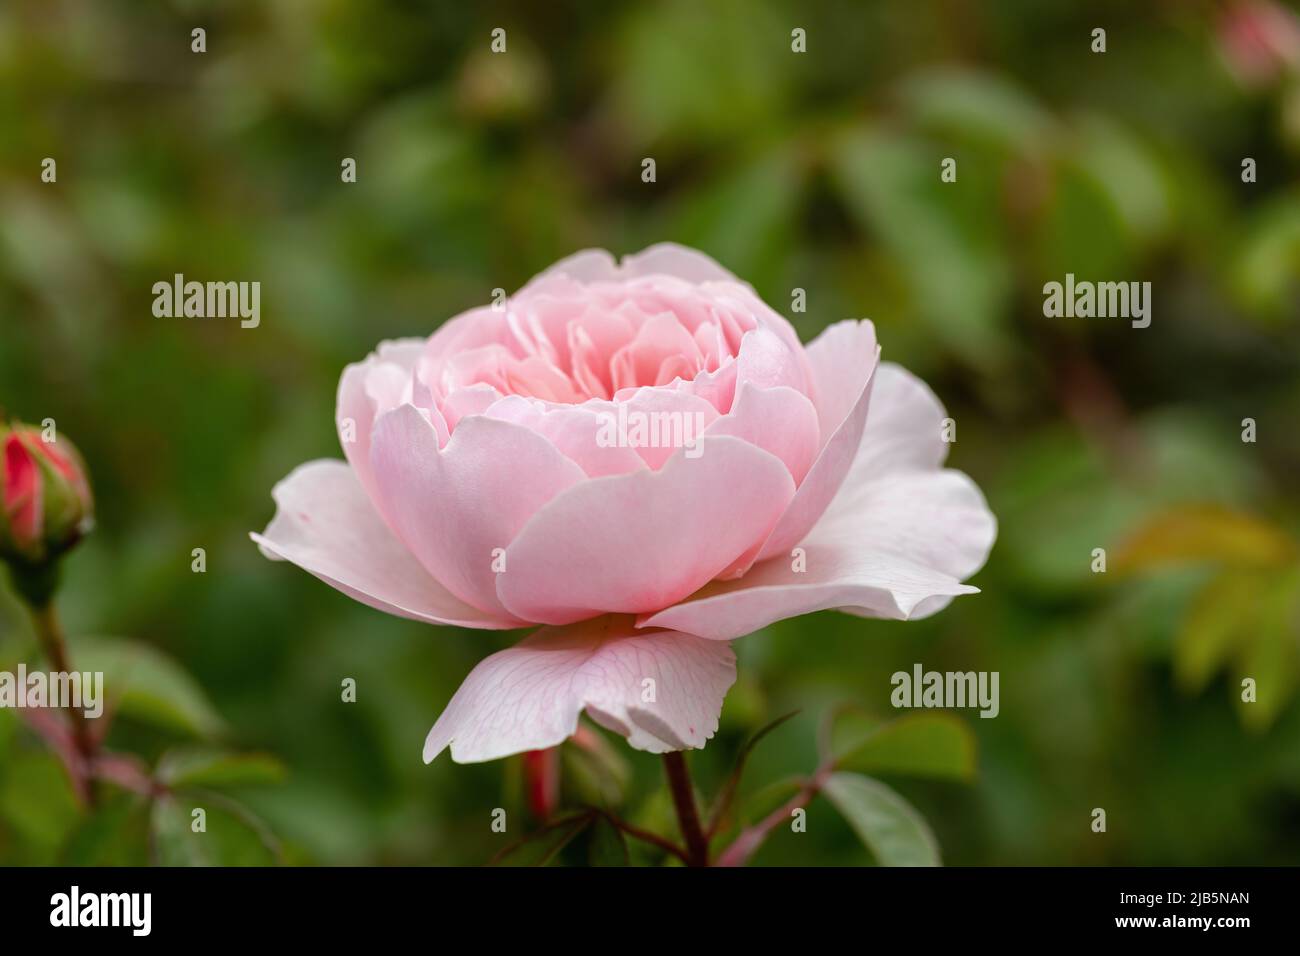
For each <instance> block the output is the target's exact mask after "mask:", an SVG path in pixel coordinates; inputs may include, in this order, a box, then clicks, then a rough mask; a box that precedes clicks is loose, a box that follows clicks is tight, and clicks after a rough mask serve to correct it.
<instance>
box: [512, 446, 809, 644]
mask: <svg viewBox="0 0 1300 956" xmlns="http://www.w3.org/2000/svg"><path fill="white" fill-rule="evenodd" d="M696 447H697V448H698V449H699V450H700V455H699V457H698V458H687V457H686V454H685V451H684V450H683V451H681V452H678V454H677V455H676V456H674V457H673V458H671V459H670V460H669V461H668V463H667V464H666V465H664V467H663V468H662V469H661V470H660V471H636V472H631V473H629V474H625V475H615V476H613V477H608V478H593V479H590V480H588V481H586V482H584V483H582V484H580V485H578V486H577V487H575V488H570V489H569V490H568V491H565V492H562V493H560V494H559V495H557V496H556V497H555V498H554V500H552V501H551V502H550V503H549V504H547V505H546V506H544V507H543V508H541V509H540V510H539V511H538V512H537V514H536V515H534V516H533V518H532V519H531V520H530V521H529V522H528V524H527V525H526V526H525V527H524V528H523V530H522V531H520V532H519V536H518V537H517V538H516V539H515V541H514V543H513V544H512V545H510V547H509V548H508V549H507V551H506V571H505V573H504V574H500V575H497V593H498V594H499V595H500V597H501V603H502V605H503V606H504V607H505V608H506V609H507V610H508V611H509V612H510V613H512V614H514V615H515V616H516V617H520V618H524V619H526V620H529V621H540V622H542V623H547V624H568V623H572V622H573V621H579V620H582V619H583V618H586V617H591V616H593V615H596V614H601V613H605V612H618V613H646V612H650V611H654V610H657V609H659V608H662V607H666V606H668V605H669V604H672V603H673V602H674V601H679V600H681V599H682V598H684V597H685V596H686V595H688V594H690V593H691V592H692V591H694V590H696V589H697V588H699V587H701V586H702V585H704V584H705V583H706V582H708V581H709V580H710V579H712V578H713V577H714V576H716V575H717V574H718V573H719V572H721V571H722V570H723V569H724V568H726V567H728V566H729V565H730V564H731V563H732V562H734V561H736V560H737V559H738V558H741V557H744V556H745V555H746V554H752V553H753V551H754V550H755V549H756V548H757V544H756V542H759V541H762V540H763V538H764V536H765V535H766V534H767V531H768V529H770V528H771V527H772V525H773V523H775V521H776V520H777V517H778V516H779V515H780V514H781V513H782V512H783V511H784V510H785V507H786V504H787V503H788V502H789V500H790V498H791V496H792V495H793V494H794V482H793V481H792V480H791V479H790V473H789V472H788V471H786V469H785V466H784V465H783V464H782V463H781V461H780V460H779V459H778V458H776V457H775V456H773V455H770V454H768V453H767V452H765V451H763V450H762V449H761V448H758V447H756V446H754V445H750V444H749V443H747V442H745V441H742V440H741V439H739V438H732V437H731V436H728V435H722V436H717V437H706V438H702V439H701V440H700V441H699V443H698V445H697V446H696Z"/></svg>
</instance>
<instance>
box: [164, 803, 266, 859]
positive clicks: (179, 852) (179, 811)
mask: <svg viewBox="0 0 1300 956" xmlns="http://www.w3.org/2000/svg"><path fill="white" fill-rule="evenodd" d="M196 809H202V810H203V825H204V830H203V831H202V832H195V830H194V826H195V823H196V819H195V816H194V811H195V810H196ZM150 824H151V829H152V831H153V843H154V849H155V854H156V858H157V862H158V863H159V864H160V865H162V866H270V865H274V864H276V863H278V862H279V861H280V850H279V845H278V843H277V842H276V840H275V838H274V837H273V836H272V835H271V833H270V831H269V830H268V829H267V828H266V825H265V824H264V823H262V821H261V820H259V819H258V818H257V817H256V816H254V815H253V813H252V812H251V811H249V810H248V809H247V808H245V807H244V806H242V805H241V804H238V803H236V802H235V801H233V800H230V799H229V798H226V797H223V796H221V795H220V794H217V793H213V792H210V791H205V792H200V791H191V792H189V793H187V794H186V795H185V797H184V798H183V799H180V798H177V797H172V796H163V797H159V798H157V799H156V800H155V801H154V805H153V812H152V814H151V816H150Z"/></svg>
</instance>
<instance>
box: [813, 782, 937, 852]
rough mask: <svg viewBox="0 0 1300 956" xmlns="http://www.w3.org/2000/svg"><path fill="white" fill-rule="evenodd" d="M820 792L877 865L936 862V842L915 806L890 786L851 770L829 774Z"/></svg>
mask: <svg viewBox="0 0 1300 956" xmlns="http://www.w3.org/2000/svg"><path fill="white" fill-rule="evenodd" d="M822 793H824V794H825V795H826V798H827V799H828V800H830V802H831V803H833V804H834V805H835V808H836V809H837V810H839V812H840V814H841V815H842V816H843V817H844V819H845V820H847V821H848V823H849V826H851V827H852V828H853V832H854V833H856V834H857V835H858V838H859V839H861V840H862V842H863V844H864V845H865V846H866V847H867V849H869V850H870V851H871V852H872V854H874V855H875V857H876V861H877V862H878V863H879V864H880V865H881V866H939V865H940V864H939V844H938V842H937V841H936V840H935V838H934V834H933V833H931V832H930V827H929V826H928V825H927V824H926V822H925V820H924V819H923V818H922V817H921V815H920V813H918V812H917V811H916V809H915V808H914V807H913V806H912V805H911V804H910V803H908V802H907V801H906V800H904V799H903V798H902V797H900V796H899V795H898V794H897V793H895V792H894V791H893V790H891V789H889V788H888V787H886V786H885V785H884V784H883V783H880V782H879V781H876V780H872V779H871V778H870V777H863V776H860V775H858V774H855V773H836V774H832V775H831V777H830V779H829V780H827V781H826V784H825V786H824V787H823V788H822Z"/></svg>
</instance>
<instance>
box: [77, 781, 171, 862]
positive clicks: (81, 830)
mask: <svg viewBox="0 0 1300 956" xmlns="http://www.w3.org/2000/svg"><path fill="white" fill-rule="evenodd" d="M149 811H150V807H149V801H148V800H147V799H145V798H143V797H141V796H139V795H138V794H134V793H117V794H114V795H113V796H111V797H110V798H109V799H108V800H107V801H106V802H105V803H104V804H103V805H102V806H101V807H99V808H98V809H97V810H95V811H94V812H93V813H90V814H88V815H87V816H86V817H85V818H84V819H83V820H82V821H81V822H80V823H79V824H78V825H77V827H76V828H75V829H74V830H73V831H72V833H71V834H69V836H68V839H67V842H65V843H64V845H63V851H62V853H61V858H60V861H59V862H60V864H61V865H64V866H147V865H148V863H149V854H148V847H149V816H150V813H149Z"/></svg>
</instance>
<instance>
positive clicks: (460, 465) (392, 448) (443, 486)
mask: <svg viewBox="0 0 1300 956" xmlns="http://www.w3.org/2000/svg"><path fill="white" fill-rule="evenodd" d="M370 451H371V467H372V468H373V470H374V475H375V485H376V488H377V490H378V494H379V510H380V512H381V513H382V514H383V516H384V519H385V520H386V521H387V522H388V525H389V527H391V528H392V529H393V530H394V531H395V532H396V533H397V536H398V537H399V538H401V539H402V541H403V542H404V543H405V544H406V546H407V548H409V549H410V551H411V552H412V553H413V554H414V555H415V556H416V557H417V558H419V560H420V563H421V564H423V565H424V567H425V568H426V569H427V570H428V572H429V573H430V574H431V575H433V576H434V577H436V578H437V579H438V580H439V581H441V582H442V583H443V584H444V585H446V587H447V589H448V590H449V591H451V592H452V593H453V594H455V595H456V596H457V597H459V598H460V599H461V600H463V601H466V602H468V603H470V604H472V605H474V606H475V607H477V608H479V609H480V610H482V611H484V612H485V613H487V614H488V615H489V616H492V617H500V616H506V617H508V616H510V615H509V613H508V612H505V611H504V610H503V609H502V607H501V604H500V602H499V601H498V600H497V592H496V578H497V577H498V575H497V574H496V572H495V571H494V569H493V559H494V552H496V549H498V548H506V547H507V546H508V545H509V544H510V542H511V541H513V540H514V539H515V535H516V534H518V532H519V529H520V528H522V527H523V526H524V523H525V522H526V521H528V519H529V518H531V517H532V516H533V514H534V513H535V512H536V511H537V510H538V509H539V508H540V507H541V506H542V505H544V504H545V503H546V502H548V501H550V500H551V499H552V498H553V497H555V496H556V495H557V494H559V493H560V492H561V491H563V490H564V489H566V488H569V487H570V486H572V485H576V484H578V483H579V482H582V481H584V480H586V477H587V476H586V475H585V474H584V473H583V471H582V469H581V468H579V467H578V465H577V464H576V463H575V462H573V461H572V460H570V459H569V458H566V457H565V456H564V455H563V454H561V453H560V451H559V450H558V449H557V448H556V447H555V446H554V445H552V444H551V443H550V442H549V441H547V440H546V439H545V438H543V437H542V436H541V435H538V434H537V433H536V432H532V431H529V430H528V429H527V428H524V427H522V426H520V425H515V424H512V423H511V422H503V421H499V420H497V419H494V418H487V417H485V416H481V415H471V416H470V417H468V418H465V419H464V420H462V421H461V423H460V425H459V427H458V428H457V429H456V431H455V432H454V433H453V434H452V436H451V439H450V440H449V441H448V442H447V446H446V447H445V448H439V447H438V436H437V433H436V432H435V431H434V429H433V426H432V425H430V424H429V423H428V422H427V421H426V420H425V419H424V417H423V415H422V414H421V412H420V410H419V409H417V408H415V406H413V405H402V406H400V407H399V408H395V409H393V410H392V411H391V412H388V413H387V414H385V415H382V416H381V417H380V419H379V421H378V422H376V423H375V431H374V435H373V438H372V442H371V450H370ZM523 619H524V620H536V619H534V618H523Z"/></svg>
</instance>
